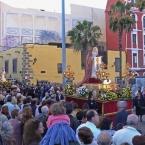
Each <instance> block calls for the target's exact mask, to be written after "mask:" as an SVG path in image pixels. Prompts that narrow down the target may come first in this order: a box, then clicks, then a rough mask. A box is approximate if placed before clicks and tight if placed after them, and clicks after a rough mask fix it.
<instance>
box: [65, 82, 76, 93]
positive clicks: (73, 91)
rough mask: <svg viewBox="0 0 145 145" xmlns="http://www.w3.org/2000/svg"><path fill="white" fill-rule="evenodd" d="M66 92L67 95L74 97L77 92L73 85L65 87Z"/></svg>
mask: <svg viewBox="0 0 145 145" xmlns="http://www.w3.org/2000/svg"><path fill="white" fill-rule="evenodd" d="M64 92H65V94H66V95H74V94H75V92H76V89H75V87H74V85H73V84H66V85H65V87H64Z"/></svg>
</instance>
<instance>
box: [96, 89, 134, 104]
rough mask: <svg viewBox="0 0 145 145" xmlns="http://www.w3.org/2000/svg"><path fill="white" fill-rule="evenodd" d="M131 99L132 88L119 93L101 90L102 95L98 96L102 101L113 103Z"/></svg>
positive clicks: (121, 90) (118, 91)
mask: <svg viewBox="0 0 145 145" xmlns="http://www.w3.org/2000/svg"><path fill="white" fill-rule="evenodd" d="M130 98H131V89H130V88H122V89H120V90H117V91H115V92H114V91H111V90H106V89H102V90H100V94H99V95H98V98H97V99H98V100H100V101H113V100H119V99H123V100H128V99H130Z"/></svg>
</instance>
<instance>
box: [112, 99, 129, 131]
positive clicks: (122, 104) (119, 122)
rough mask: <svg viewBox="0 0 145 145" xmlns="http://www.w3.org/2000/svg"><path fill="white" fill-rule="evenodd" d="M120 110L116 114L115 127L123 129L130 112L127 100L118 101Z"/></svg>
mask: <svg viewBox="0 0 145 145" xmlns="http://www.w3.org/2000/svg"><path fill="white" fill-rule="evenodd" d="M117 107H118V112H117V114H116V116H115V120H114V127H115V129H116V130H118V129H121V128H122V127H123V126H124V125H126V121H127V116H128V112H127V111H126V107H127V102H126V101H118V102H117Z"/></svg>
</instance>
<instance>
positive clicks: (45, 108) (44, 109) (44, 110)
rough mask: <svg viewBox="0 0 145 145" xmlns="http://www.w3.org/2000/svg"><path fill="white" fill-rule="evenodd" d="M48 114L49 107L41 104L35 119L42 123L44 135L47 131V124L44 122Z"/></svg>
mask: <svg viewBox="0 0 145 145" xmlns="http://www.w3.org/2000/svg"><path fill="white" fill-rule="evenodd" d="M48 114H49V108H48V106H46V105H45V106H43V107H42V108H41V113H40V114H39V115H38V116H36V119H38V120H39V121H40V122H42V123H43V126H44V135H45V133H46V131H47V124H46V122H47V118H48Z"/></svg>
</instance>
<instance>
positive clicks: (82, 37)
mask: <svg viewBox="0 0 145 145" xmlns="http://www.w3.org/2000/svg"><path fill="white" fill-rule="evenodd" d="M101 35H102V33H101V29H100V27H98V26H93V24H92V22H89V21H86V20H84V21H82V22H78V24H77V25H76V26H75V27H74V28H73V29H72V30H71V31H69V32H68V36H70V40H71V42H72V44H73V46H74V49H75V50H76V51H83V50H87V49H88V47H89V46H91V47H94V46H95V45H96V44H97V41H98V39H99V38H100V37H101Z"/></svg>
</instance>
